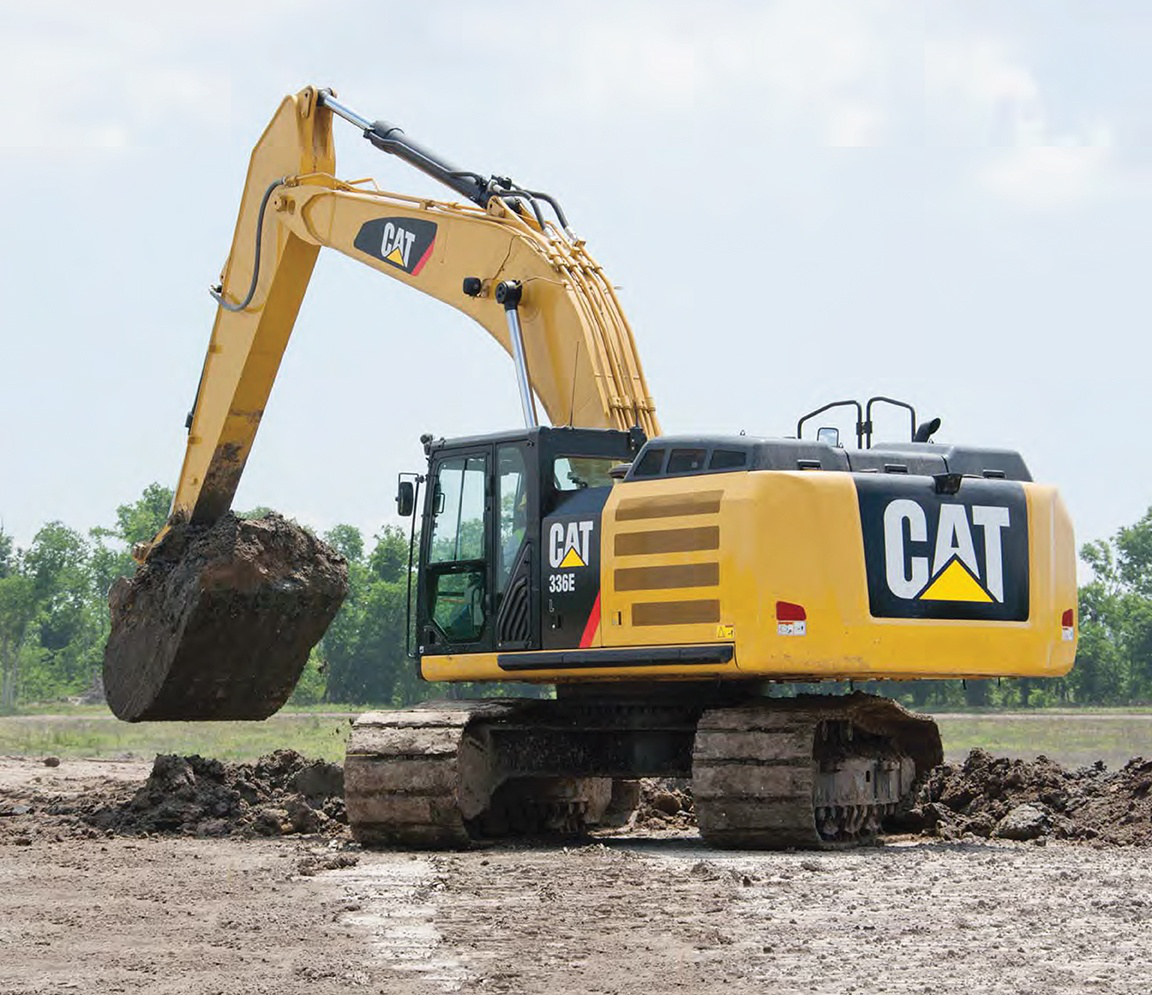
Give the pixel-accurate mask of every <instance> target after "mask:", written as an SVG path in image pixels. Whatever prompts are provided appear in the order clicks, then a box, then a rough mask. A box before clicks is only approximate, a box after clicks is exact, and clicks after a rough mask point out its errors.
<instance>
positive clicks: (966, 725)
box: [933, 709, 1152, 768]
mask: <svg viewBox="0 0 1152 995" xmlns="http://www.w3.org/2000/svg"><path fill="white" fill-rule="evenodd" d="M933 717H934V718H935V719H936V722H937V724H938V725H939V726H940V735H941V736H942V737H943V739H944V753H945V756H946V758H947V759H948V760H962V759H963V758H964V757H965V756H966V755H967V754H968V751H969V750H971V749H973V748H975V747H981V748H982V749H985V750H988V751H990V752H992V753H995V754H997V755H999V756H1011V757H1026V758H1028V759H1031V758H1033V757H1036V756H1038V755H1040V754H1044V755H1045V756H1048V757H1051V758H1052V759H1053V760H1057V761H1059V762H1060V763H1062V764H1064V765H1065V766H1069V767H1079V766H1082V765H1084V764H1091V763H1094V762H1095V761H1097V760H1103V761H1104V762H1105V763H1106V764H1107V765H1108V766H1109V767H1111V768H1115V767H1120V766H1123V764H1124V763H1126V762H1127V761H1128V760H1129V759H1131V758H1132V757H1135V756H1145V757H1152V715H1149V714H1148V713H1135V712H1132V711H1129V710H1127V709H1117V710H1113V711H1107V710H1103V709H1101V710H1094V711H1091V712H1084V713H1079V712H1071V713H1070V712H1067V711H1062V712H1047V711H1037V712H1027V713H1018V712H1017V713H1000V714H996V713H994V712H989V713H987V714H983V715H936V716H933Z"/></svg>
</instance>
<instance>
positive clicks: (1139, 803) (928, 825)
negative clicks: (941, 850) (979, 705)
mask: <svg viewBox="0 0 1152 995" xmlns="http://www.w3.org/2000/svg"><path fill="white" fill-rule="evenodd" d="M1150 792H1152V760H1145V759H1144V758H1143V757H1136V758H1134V759H1133V760H1130V761H1128V763H1127V764H1125V765H1124V767H1123V768H1121V769H1120V770H1118V771H1109V770H1107V769H1106V768H1105V766H1104V764H1103V763H1097V764H1095V765H1093V766H1092V767H1082V768H1080V769H1078V770H1068V769H1067V768H1065V767H1062V766H1061V765H1060V764H1058V763H1056V762H1055V761H1052V760H1049V759H1048V758H1047V757H1037V758H1036V759H1035V760H1032V761H1028V760H1016V759H1007V758H1004V757H994V756H992V754H990V753H988V752H986V751H985V750H973V751H972V752H971V753H970V754H969V755H968V757H967V759H966V760H965V761H964V762H963V763H962V764H943V765H941V766H940V767H937V768H936V769H935V770H933V771H932V772H931V774H929V776H928V777H927V779H926V780H925V782H924V784H923V785H922V786H921V788H920V792H919V794H918V796H917V798H916V800H915V805H914V807H913V808H912V809H911V810H910V811H909V812H907V813H905V814H904V815H902V816H900V817H899V818H897V819H893V820H891V822H890V826H889V828H891V829H893V830H896V831H912V832H919V833H924V834H926V835H934V836H939V837H943V838H945V839H955V838H957V837H959V836H962V835H964V834H965V833H971V834H973V835H975V836H981V837H985V838H989V837H990V838H998V839H1016V840H1027V839H1058V840H1085V841H1095V842H1100V843H1110V844H1121V845H1137V846H1152V797H1150Z"/></svg>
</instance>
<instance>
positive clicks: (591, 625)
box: [580, 591, 600, 649]
mask: <svg viewBox="0 0 1152 995" xmlns="http://www.w3.org/2000/svg"><path fill="white" fill-rule="evenodd" d="M599 629H600V592H599V591H597V592H596V600H595V601H594V602H592V610H591V611H590V612H589V613H588V624H587V625H585V626H584V635H582V636H581V637H580V648H581V649H587V648H588V647H589V646H591V645H592V640H593V639H594V638H596V633H597V631H598V630H599Z"/></svg>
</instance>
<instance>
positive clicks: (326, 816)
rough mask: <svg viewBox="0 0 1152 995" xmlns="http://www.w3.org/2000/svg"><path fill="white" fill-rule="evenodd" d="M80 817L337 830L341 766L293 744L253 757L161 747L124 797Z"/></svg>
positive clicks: (263, 829) (262, 829)
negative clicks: (246, 760) (186, 753)
mask: <svg viewBox="0 0 1152 995" xmlns="http://www.w3.org/2000/svg"><path fill="white" fill-rule="evenodd" d="M81 819H82V821H83V822H84V823H86V824H87V825H88V826H91V827H93V828H95V829H100V830H105V831H108V830H111V831H112V832H113V833H115V834H117V835H124V834H126V835H143V834H145V833H178V834H181V835H186V836H280V835H284V834H288V833H323V834H327V835H342V834H343V833H344V832H345V824H346V822H347V816H346V815H345V812H344V771H343V769H342V768H341V767H340V766H339V765H337V764H330V763H325V762H324V761H322V760H308V759H307V758H305V757H302V756H301V755H300V754H299V753H296V752H295V751H293V750H278V751H276V752H275V753H273V754H270V755H269V756H266V757H262V758H261V759H260V760H258V761H256V763H254V764H226V763H221V762H220V761H219V760H207V759H205V758H204V757H199V756H193V757H180V756H175V755H174V754H163V755H161V756H158V757H157V758H156V761H155V763H154V764H153V766H152V773H151V774H150V775H149V777H148V780H147V781H146V782H145V783H144V784H143V785H142V786H141V787H140V788H139V789H138V790H137V791H136V793H135V794H134V795H133V796H132V797H131V798H130V799H128V800H127V801H121V802H118V803H114V804H107V802H105V803H103V804H100V805H98V806H96V807H93V808H91V809H90V810H88V811H86V812H83V813H81Z"/></svg>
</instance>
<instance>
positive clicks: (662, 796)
mask: <svg viewBox="0 0 1152 995" xmlns="http://www.w3.org/2000/svg"><path fill="white" fill-rule="evenodd" d="M695 825H696V813H695V812H694V811H693V808H692V782H691V781H690V780H687V779H684V778H677V777H650V778H645V779H643V780H642V781H641V782H640V801H639V804H638V805H637V806H636V811H635V812H634V813H633V815H632V817H631V818H630V819H629V820H628V826H629V828H633V829H649V830H651V829H692V828H694V827H695Z"/></svg>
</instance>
